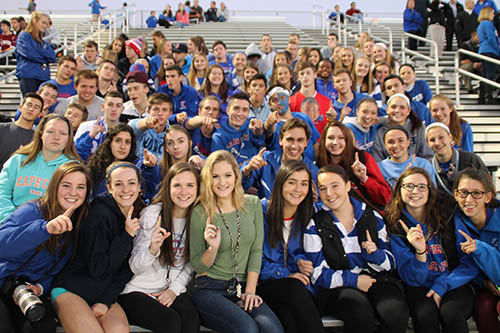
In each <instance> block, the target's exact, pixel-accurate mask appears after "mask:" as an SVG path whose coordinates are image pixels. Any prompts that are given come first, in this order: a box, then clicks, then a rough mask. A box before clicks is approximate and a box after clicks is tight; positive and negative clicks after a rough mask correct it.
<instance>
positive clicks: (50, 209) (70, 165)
mask: <svg viewBox="0 0 500 333" xmlns="http://www.w3.org/2000/svg"><path fill="white" fill-rule="evenodd" d="M73 172H81V173H83V174H84V175H85V180H86V183H87V189H86V193H85V199H84V201H83V203H82V205H81V206H80V207H78V208H77V209H75V211H74V212H73V214H72V215H71V222H72V224H73V230H72V231H71V232H70V235H71V236H70V237H68V236H67V233H66V232H65V233H63V234H59V235H51V236H50V237H49V239H47V240H46V241H45V242H43V243H42V244H41V245H40V246H39V248H45V249H47V251H49V252H50V253H52V254H54V255H55V254H56V253H57V251H58V249H59V247H60V246H61V243H64V244H63V246H62V250H61V251H62V252H61V254H59V256H60V257H63V256H64V253H66V251H67V249H68V247H69V245H70V244H69V241H70V240H71V239H73V240H74V242H75V243H74V247H75V248H76V243H77V238H78V229H79V227H80V222H81V220H82V219H83V218H84V217H85V216H87V213H88V210H89V200H90V193H91V191H92V180H91V179H90V172H89V170H88V169H87V167H86V166H85V164H83V163H81V162H79V161H70V162H66V163H64V164H62V165H60V166H59V167H58V168H57V169H56V170H55V171H54V173H53V174H52V177H51V178H50V182H49V185H48V187H47V191H45V193H44V194H43V195H42V197H41V198H39V199H36V201H37V203H38V207H39V208H40V210H41V212H42V215H43V218H44V220H46V221H50V220H52V219H54V218H56V217H57V216H59V215H61V214H63V213H64V211H65V210H64V209H63V208H62V207H61V206H60V205H59V201H58V200H57V194H58V193H57V192H58V189H59V184H60V183H61V180H62V179H63V178H64V177H65V176H66V175H68V174H70V173H73ZM74 253H76V251H74Z"/></svg>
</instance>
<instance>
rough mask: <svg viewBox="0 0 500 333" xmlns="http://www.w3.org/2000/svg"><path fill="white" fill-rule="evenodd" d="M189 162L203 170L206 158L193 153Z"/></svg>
mask: <svg viewBox="0 0 500 333" xmlns="http://www.w3.org/2000/svg"><path fill="white" fill-rule="evenodd" d="M188 162H189V163H190V164H192V165H193V166H194V167H195V168H196V169H197V170H199V171H201V169H202V168H203V166H204V165H205V160H204V159H203V158H201V157H200V156H198V155H192V156H191V157H190V158H189V160H188Z"/></svg>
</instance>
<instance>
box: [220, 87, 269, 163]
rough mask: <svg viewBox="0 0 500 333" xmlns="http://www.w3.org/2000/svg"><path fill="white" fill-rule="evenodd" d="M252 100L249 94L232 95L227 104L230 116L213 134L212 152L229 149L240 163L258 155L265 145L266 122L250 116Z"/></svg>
mask: <svg viewBox="0 0 500 333" xmlns="http://www.w3.org/2000/svg"><path fill="white" fill-rule="evenodd" d="M249 114H250V100H249V97H248V95H247V94H245V93H237V94H234V95H233V96H231V98H230V99H229V102H228V106H227V115H228V118H227V119H226V120H224V121H223V122H222V123H221V127H220V128H218V129H217V131H216V132H215V133H214V135H213V136H212V149H211V150H212V152H214V151H216V150H220V149H224V150H229V151H230V152H231V153H232V154H233V155H234V157H235V158H236V161H237V162H238V164H239V165H242V164H243V163H245V162H246V161H248V160H250V159H251V158H252V157H253V156H255V155H257V153H258V152H259V150H260V148H261V147H263V146H264V143H265V142H264V141H265V137H264V124H263V122H262V120H260V119H257V118H249Z"/></svg>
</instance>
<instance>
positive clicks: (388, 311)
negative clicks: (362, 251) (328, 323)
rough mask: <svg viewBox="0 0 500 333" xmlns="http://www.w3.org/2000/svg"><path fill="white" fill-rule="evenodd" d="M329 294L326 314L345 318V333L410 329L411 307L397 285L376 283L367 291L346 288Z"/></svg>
mask: <svg viewBox="0 0 500 333" xmlns="http://www.w3.org/2000/svg"><path fill="white" fill-rule="evenodd" d="M326 293H327V295H326V296H327V300H326V304H325V313H326V314H329V315H332V316H335V317H337V318H339V319H341V320H343V321H344V330H343V331H344V332H374V331H375V330H377V332H379V333H381V332H387V333H389V332H390V333H398V332H401V333H404V332H406V329H407V328H408V317H409V310H408V306H407V304H406V301H405V299H404V296H403V293H402V292H401V289H400V288H399V287H397V286H396V285H395V284H392V283H389V282H377V283H374V284H373V285H372V286H371V288H370V290H368V293H365V292H363V291H361V290H359V289H354V288H347V287H341V288H335V289H330V290H328V291H326ZM377 321H378V323H377ZM377 325H378V327H377Z"/></svg>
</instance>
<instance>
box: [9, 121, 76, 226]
mask: <svg viewBox="0 0 500 333" xmlns="http://www.w3.org/2000/svg"><path fill="white" fill-rule="evenodd" d="M71 160H79V157H78V154H77V152H76V149H75V145H74V144H73V130H72V129H71V123H70V122H69V120H68V119H66V118H64V117H63V116H62V115H56V114H50V115H48V116H46V117H44V118H43V119H42V121H41V122H40V124H39V125H38V127H37V130H36V131H35V134H34V136H33V140H32V141H31V142H30V143H29V144H28V145H26V146H24V147H21V148H19V149H18V150H17V151H16V152H15V153H14V154H13V155H12V156H11V157H10V158H9V159H8V160H7V162H5V164H4V165H3V169H2V172H1V173H0V223H1V222H3V221H4V220H5V219H6V218H7V217H8V216H9V215H10V214H11V213H12V212H13V211H14V210H15V209H16V208H17V207H19V206H20V205H21V204H22V203H24V202H26V201H29V200H32V199H36V198H39V197H41V196H42V195H43V194H44V193H45V190H46V189H47V186H48V183H49V181H50V177H51V176H52V173H54V171H55V170H56V169H57V168H58V167H59V166H60V165H61V164H63V163H66V162H68V161H71Z"/></svg>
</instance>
